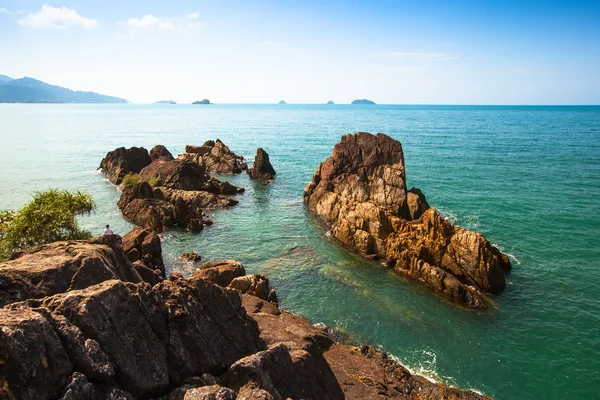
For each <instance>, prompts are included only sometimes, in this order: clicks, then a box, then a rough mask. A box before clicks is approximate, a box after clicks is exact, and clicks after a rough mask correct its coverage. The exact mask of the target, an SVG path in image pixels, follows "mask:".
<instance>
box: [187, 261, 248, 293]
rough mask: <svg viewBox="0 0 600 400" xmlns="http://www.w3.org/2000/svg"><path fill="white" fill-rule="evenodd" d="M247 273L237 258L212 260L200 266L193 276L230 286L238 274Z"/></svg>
mask: <svg viewBox="0 0 600 400" xmlns="http://www.w3.org/2000/svg"><path fill="white" fill-rule="evenodd" d="M244 275H246V270H245V269H244V266H243V265H242V264H241V263H239V262H238V261H235V260H224V261H211V262H206V263H204V264H202V265H201V266H200V268H198V269H197V270H195V271H194V273H193V274H192V277H193V278H202V279H206V280H208V281H210V282H212V283H214V284H216V285H219V286H221V287H226V286H229V284H230V283H231V281H232V280H234V279H235V278H237V277H238V276H244Z"/></svg>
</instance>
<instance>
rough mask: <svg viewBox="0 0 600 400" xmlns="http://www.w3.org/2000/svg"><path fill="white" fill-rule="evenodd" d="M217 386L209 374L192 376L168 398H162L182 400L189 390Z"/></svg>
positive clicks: (165, 399)
mask: <svg viewBox="0 0 600 400" xmlns="http://www.w3.org/2000/svg"><path fill="white" fill-rule="evenodd" d="M217 384H218V383H217V380H216V378H215V377H214V376H212V375H210V374H203V375H202V376H194V377H191V378H188V379H186V380H185V381H183V383H182V385H181V386H179V387H178V388H176V389H174V390H173V391H172V392H170V393H169V394H168V396H166V397H165V398H164V400H183V399H184V397H185V394H186V393H187V392H188V391H189V390H191V389H195V388H198V387H202V386H212V385H217Z"/></svg>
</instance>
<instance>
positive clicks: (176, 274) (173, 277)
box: [169, 271, 185, 281]
mask: <svg viewBox="0 0 600 400" xmlns="http://www.w3.org/2000/svg"><path fill="white" fill-rule="evenodd" d="M178 279H185V278H184V277H183V275H182V274H180V273H179V272H177V271H173V272H171V273H170V274H169V280H170V281H176V280H178Z"/></svg>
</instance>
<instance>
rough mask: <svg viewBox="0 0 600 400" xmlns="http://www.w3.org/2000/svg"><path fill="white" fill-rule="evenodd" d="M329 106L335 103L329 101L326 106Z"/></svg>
mask: <svg viewBox="0 0 600 400" xmlns="http://www.w3.org/2000/svg"><path fill="white" fill-rule="evenodd" d="M331 104H335V103H334V102H333V101H332V100H329V101H328V102H327V105H331Z"/></svg>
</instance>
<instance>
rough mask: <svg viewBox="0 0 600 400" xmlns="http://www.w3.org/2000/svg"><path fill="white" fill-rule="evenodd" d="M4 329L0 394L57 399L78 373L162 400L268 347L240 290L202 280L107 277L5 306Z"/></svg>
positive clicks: (1, 312) (1, 331)
mask: <svg viewBox="0 0 600 400" xmlns="http://www.w3.org/2000/svg"><path fill="white" fill-rule="evenodd" d="M0 325H1V326H2V329H0V335H1V340H0V354H2V355H3V363H2V364H0V369H3V370H2V371H1V372H3V374H2V377H3V379H5V382H4V383H3V386H2V387H0V397H2V398H6V397H4V396H7V397H8V395H7V391H8V390H10V393H11V394H12V396H13V398H18V399H24V400H27V399H52V398H57V397H58V396H59V395H60V393H61V392H62V391H63V388H64V387H65V386H67V385H68V384H69V381H70V380H72V379H71V376H72V374H73V372H75V371H77V372H81V373H83V374H84V375H86V377H87V378H88V380H91V378H92V377H91V376H90V374H93V382H94V385H99V384H108V385H112V386H114V387H118V388H120V389H122V390H124V391H125V392H128V393H130V394H131V395H132V396H133V398H150V397H159V396H162V395H163V394H166V393H168V389H169V387H170V386H177V385H179V384H182V383H183V381H184V380H185V379H187V378H189V377H193V376H200V375H202V374H203V373H210V374H216V375H221V374H222V373H223V372H225V371H227V370H228V368H229V367H230V366H231V365H232V364H233V363H235V362H236V360H239V359H240V358H243V357H245V356H248V355H251V354H254V353H256V352H257V351H260V350H262V349H264V348H265V347H264V343H263V342H262V340H261V339H259V332H258V328H257V325H256V322H255V321H254V320H252V319H251V318H249V317H248V316H247V314H246V312H245V310H244V309H243V308H242V306H241V297H240V294H239V292H236V291H232V290H225V289H222V288H219V287H218V286H216V285H213V284H211V283H209V282H206V281H204V280H201V279H197V280H189V281H186V280H178V281H175V282H170V281H164V282H162V283H160V284H158V285H156V286H154V287H153V288H150V286H148V285H144V284H137V285H136V284H131V283H123V282H120V281H116V280H111V281H105V282H103V283H100V284H98V285H95V286H90V287H88V288H86V289H83V290H78V291H71V292H69V293H68V294H57V295H54V296H50V297H46V298H44V299H39V300H29V301H28V302H25V303H16V304H13V305H11V306H10V308H7V307H5V308H2V309H0ZM84 371H85V372H84ZM79 386H86V385H85V384H84V383H82V384H80V385H79ZM83 389H85V387H84V388H83ZM85 390H87V389H85ZM67 391H68V389H67ZM9 398H10V397H9Z"/></svg>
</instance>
